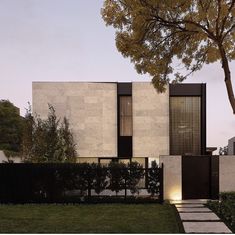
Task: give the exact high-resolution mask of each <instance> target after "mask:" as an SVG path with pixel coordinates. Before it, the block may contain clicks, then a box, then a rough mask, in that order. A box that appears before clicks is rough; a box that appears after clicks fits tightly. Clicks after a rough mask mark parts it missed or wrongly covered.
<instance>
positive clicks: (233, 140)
mask: <svg viewBox="0 0 235 235" xmlns="http://www.w3.org/2000/svg"><path fill="white" fill-rule="evenodd" d="M234 143H235V137H233V138H231V139H229V140H228V155H233V154H234V153H235V152H234V151H235V149H234Z"/></svg>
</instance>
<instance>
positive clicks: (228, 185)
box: [219, 155, 235, 192]
mask: <svg viewBox="0 0 235 235" xmlns="http://www.w3.org/2000/svg"><path fill="white" fill-rule="evenodd" d="M219 191H220V192H225V191H227V192H228V191H235V156H234V155H233V156H229V155H227V156H220V157H219Z"/></svg>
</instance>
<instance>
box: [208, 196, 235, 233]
mask: <svg viewBox="0 0 235 235" xmlns="http://www.w3.org/2000/svg"><path fill="white" fill-rule="evenodd" d="M207 206H208V207H209V208H210V209H211V210H213V211H214V212H215V213H216V214H217V215H218V216H219V217H220V218H221V219H223V220H224V221H225V222H226V224H228V225H229V227H230V228H231V229H232V231H233V232H235V192H223V193H220V200H219V201H209V202H208V203H207Z"/></svg>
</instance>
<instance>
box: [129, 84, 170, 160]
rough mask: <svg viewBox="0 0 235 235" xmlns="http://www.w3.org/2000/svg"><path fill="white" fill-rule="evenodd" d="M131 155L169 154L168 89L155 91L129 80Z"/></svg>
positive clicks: (150, 86) (156, 155)
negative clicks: (131, 129)
mask: <svg viewBox="0 0 235 235" xmlns="http://www.w3.org/2000/svg"><path fill="white" fill-rule="evenodd" d="M132 99H133V156H136V157H158V156H160V155H169V89H168V88H167V91H166V92H165V93H161V94H160V93H157V91H156V90H155V89H154V87H153V85H152V84H150V83H146V82H141V83H138V82H136V83H133V84H132Z"/></svg>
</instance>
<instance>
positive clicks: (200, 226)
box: [183, 222, 232, 233]
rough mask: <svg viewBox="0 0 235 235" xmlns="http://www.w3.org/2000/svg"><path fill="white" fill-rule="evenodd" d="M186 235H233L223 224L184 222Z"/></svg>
mask: <svg viewBox="0 0 235 235" xmlns="http://www.w3.org/2000/svg"><path fill="white" fill-rule="evenodd" d="M183 226H184V230H185V232H186V233H232V232H231V231H230V230H229V229H228V227H227V226H226V225H225V224H224V223H223V222H183Z"/></svg>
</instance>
